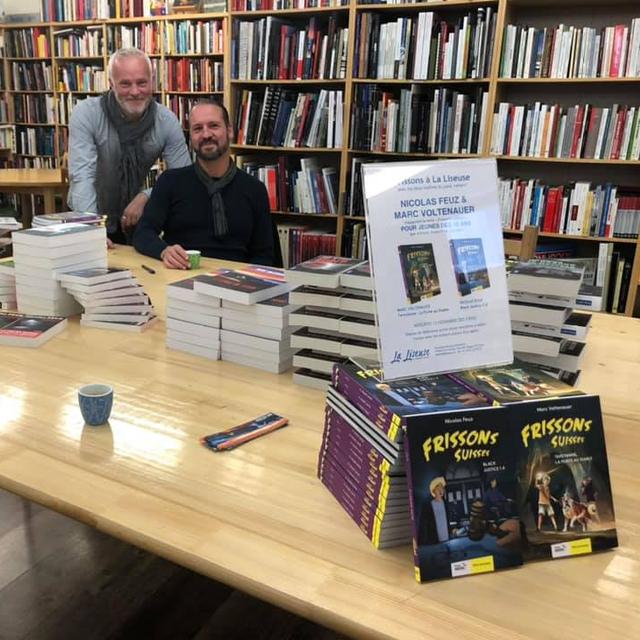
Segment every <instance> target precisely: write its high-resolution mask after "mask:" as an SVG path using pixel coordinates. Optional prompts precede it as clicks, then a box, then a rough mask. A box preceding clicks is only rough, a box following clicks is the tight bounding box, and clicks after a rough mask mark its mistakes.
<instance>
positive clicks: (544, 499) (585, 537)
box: [508, 395, 618, 560]
mask: <svg viewBox="0 0 640 640" xmlns="http://www.w3.org/2000/svg"><path fill="white" fill-rule="evenodd" d="M508 410H509V415H510V417H509V420H510V422H511V425H512V427H513V430H514V433H516V434H517V435H518V444H517V447H518V465H517V478H518V501H519V505H520V514H521V518H522V523H523V529H524V532H525V536H526V538H525V546H524V555H525V559H526V560H534V559H541V558H558V557H564V556H572V555H578V554H581V553H590V552H592V551H600V550H602V549H609V548H611V547H615V546H617V544H618V539H617V534H616V528H615V515H614V508H613V497H612V491H611V482H610V478H609V466H608V462H607V448H606V443H605V435H604V424H603V420H602V412H601V409H600V399H599V398H598V397H597V396H585V395H583V396H577V397H574V398H562V399H561V400H545V401H537V402H523V403H520V404H515V405H510V406H509V407H508Z"/></svg>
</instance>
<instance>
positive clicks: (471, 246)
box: [449, 238, 490, 296]
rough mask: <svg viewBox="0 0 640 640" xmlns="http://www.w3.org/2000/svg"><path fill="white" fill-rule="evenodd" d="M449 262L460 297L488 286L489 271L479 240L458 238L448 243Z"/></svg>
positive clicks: (480, 240)
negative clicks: (449, 251) (451, 265)
mask: <svg viewBox="0 0 640 640" xmlns="http://www.w3.org/2000/svg"><path fill="white" fill-rule="evenodd" d="M449 247H450V248H451V260H452V261H453V269H454V272H455V277H456V284H457V285H458V292H459V293H460V295H461V296H468V295H469V294H471V293H473V292H475V291H482V289H487V288H488V287H489V286H490V282H489V271H488V270H487V263H486V261H485V258H484V250H483V249H482V239H481V238H458V239H453V240H450V241H449Z"/></svg>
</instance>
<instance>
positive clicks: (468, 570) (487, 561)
mask: <svg viewBox="0 0 640 640" xmlns="http://www.w3.org/2000/svg"><path fill="white" fill-rule="evenodd" d="M492 571H495V564H494V562H493V556H481V557H480V558H473V559H471V560H463V561H462V562H453V563H452V564H451V577H452V578H458V577H460V576H472V575H475V574H477V573H490V572H492Z"/></svg>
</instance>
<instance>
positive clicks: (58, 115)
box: [0, 3, 227, 167]
mask: <svg viewBox="0 0 640 640" xmlns="http://www.w3.org/2000/svg"><path fill="white" fill-rule="evenodd" d="M120 4H121V5H122V7H131V8H130V9H129V8H128V9H127V10H126V11H125V10H124V9H123V10H122V11H120V10H119V11H120V12H119V15H122V16H123V17H122V18H110V17H109V16H104V15H102V13H101V11H102V8H101V7H102V5H101V3H97V4H96V6H95V7H94V9H95V10H89V9H87V12H85V13H83V14H78V13H77V7H76V6H74V7H72V8H71V13H70V14H69V15H70V17H72V19H74V20H76V21H75V22H71V23H69V22H66V21H65V22H64V24H62V23H61V21H62V20H64V19H65V18H66V14H64V13H63V14H61V16H62V17H59V16H58V13H56V11H57V10H58V9H57V8H55V7H54V8H53V10H52V11H49V9H48V8H47V7H43V15H44V16H52V17H53V18H54V20H55V21H53V22H48V23H42V24H38V25H28V26H27V25H13V24H11V25H3V26H2V27H1V28H0V29H1V30H0V33H1V34H2V36H3V41H4V54H5V55H4V56H3V57H4V60H3V69H2V71H3V84H2V99H1V100H0V120H1V122H2V123H5V124H7V125H11V126H13V127H14V132H13V137H12V139H13V140H14V141H15V142H14V148H13V150H12V155H11V163H12V165H13V166H17V167H54V166H59V164H60V162H61V159H62V157H63V155H64V153H65V151H66V148H67V141H68V124H69V117H70V114H71V111H72V109H73V107H74V106H75V105H76V104H77V102H78V101H80V100H84V99H85V98H87V97H90V96H97V95H100V94H101V93H103V92H104V91H105V90H106V89H107V88H108V85H109V83H108V77H107V65H108V61H109V56H110V55H111V54H112V53H113V52H114V51H116V50H117V49H119V48H121V47H136V48H139V49H141V50H143V51H145V52H146V53H147V54H148V55H149V57H150V60H151V65H152V68H153V78H154V94H155V96H156V99H157V100H159V101H160V102H162V103H163V104H165V105H166V106H168V107H169V108H170V109H172V110H173V111H174V112H175V113H176V114H177V115H178V117H179V118H181V120H182V121H183V124H184V126H185V127H186V116H187V113H188V110H189V108H190V107H191V105H192V103H193V102H194V100H195V99H197V98H198V97H199V96H210V95H216V94H218V95H220V96H222V95H223V94H224V90H225V84H224V83H225V78H226V77H227V74H226V73H225V68H224V64H225V55H224V54H225V46H226V45H225V34H226V14H224V13H223V14H220V13H216V14H175V15H159V16H153V15H151V14H150V13H149V12H146V13H145V14H144V15H145V16H146V17H144V16H143V13H142V12H141V11H138V6H137V3H135V5H136V9H135V11H134V9H133V8H132V7H133V4H134V3H120ZM147 4H148V3H145V7H146V6H147ZM86 6H87V7H88V6H93V5H92V4H91V3H87V5H86ZM140 6H141V7H142V3H140ZM96 7H97V8H96ZM145 11H146V10H145ZM91 18H96V19H92V20H91V21H88V20H90V19H91ZM83 19H86V20H87V21H82V20H83Z"/></svg>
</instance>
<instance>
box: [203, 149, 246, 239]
mask: <svg viewBox="0 0 640 640" xmlns="http://www.w3.org/2000/svg"><path fill="white" fill-rule="evenodd" d="M193 166H194V168H195V171H196V175H197V176H198V178H199V179H200V182H202V184H203V185H204V186H205V188H206V189H207V193H208V194H209V198H210V200H211V215H212V217H213V237H214V238H221V237H222V236H226V235H227V233H229V223H228V221H227V214H226V212H225V210H224V201H223V200H222V193H220V192H221V191H222V190H223V189H224V188H225V187H226V186H227V185H228V184H229V183H231V182H232V180H233V179H234V178H235V177H236V173H237V171H238V167H236V165H235V163H234V162H229V169H228V170H227V172H226V173H225V174H224V175H223V176H221V177H220V178H212V177H211V176H210V175H209V174H208V173H207V172H206V171H205V170H204V169H203V168H202V167H201V166H200V163H199V162H198V161H197V160H196V161H195V162H194V163H193Z"/></svg>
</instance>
